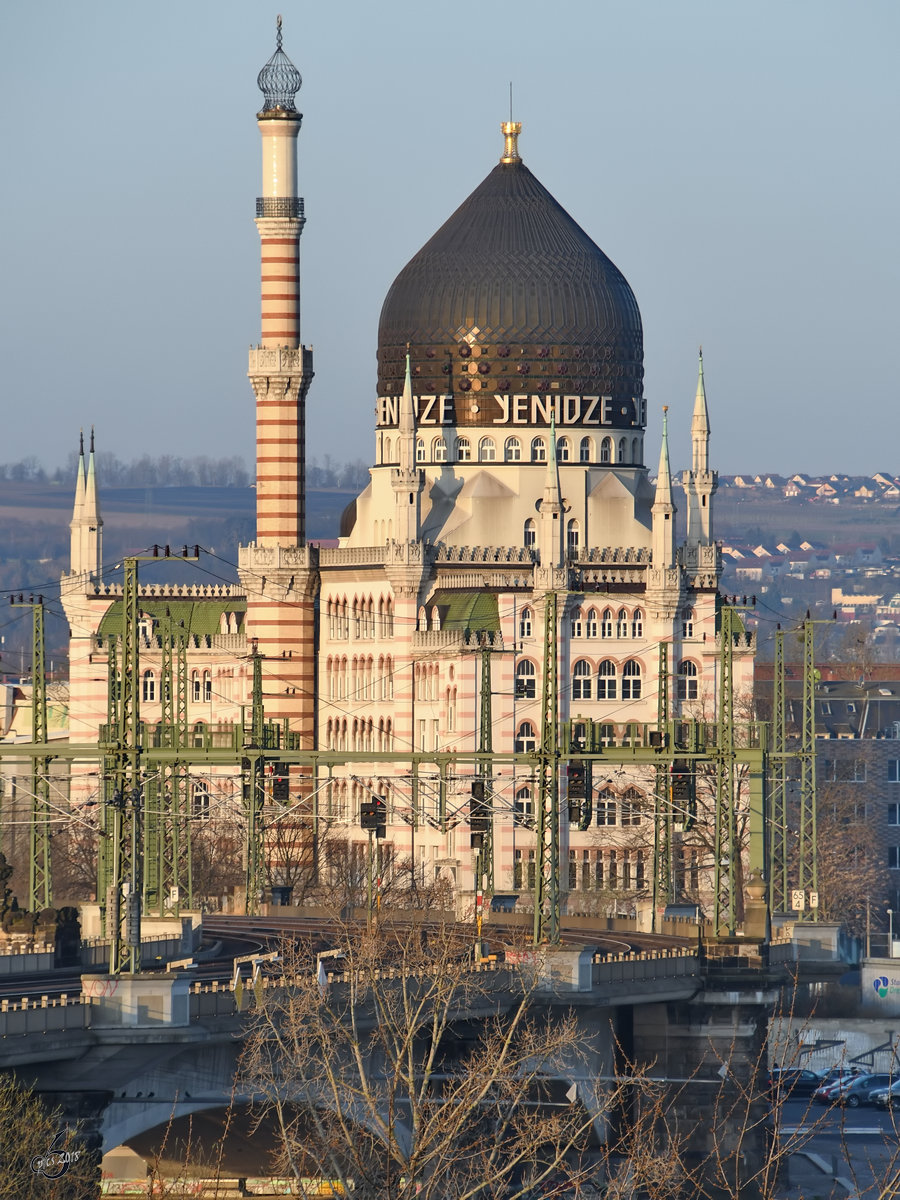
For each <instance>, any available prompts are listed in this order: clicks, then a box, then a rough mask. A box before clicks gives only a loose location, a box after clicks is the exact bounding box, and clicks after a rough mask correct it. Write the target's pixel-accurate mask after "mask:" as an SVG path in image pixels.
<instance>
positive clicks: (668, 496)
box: [656, 404, 672, 504]
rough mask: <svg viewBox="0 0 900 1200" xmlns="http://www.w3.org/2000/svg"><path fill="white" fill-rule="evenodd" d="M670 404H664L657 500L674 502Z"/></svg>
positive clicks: (666, 502)
mask: <svg viewBox="0 0 900 1200" xmlns="http://www.w3.org/2000/svg"><path fill="white" fill-rule="evenodd" d="M668 414H669V406H668V404H664V405H663V427H662V444H661V445H660V448H659V471H658V472H657V475H656V501H657V503H659V502H663V503H665V504H671V503H672V475H671V472H670V470H669V415H668Z"/></svg>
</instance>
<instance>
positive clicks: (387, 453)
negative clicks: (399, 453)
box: [381, 437, 391, 463]
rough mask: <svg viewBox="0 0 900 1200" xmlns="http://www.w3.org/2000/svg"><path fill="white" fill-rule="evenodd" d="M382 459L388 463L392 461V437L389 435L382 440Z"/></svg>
mask: <svg viewBox="0 0 900 1200" xmlns="http://www.w3.org/2000/svg"><path fill="white" fill-rule="evenodd" d="M381 461H382V462H386V463H389V462H390V461H391V439H390V438H389V437H386V438H385V439H384V441H383V442H382V449H381Z"/></svg>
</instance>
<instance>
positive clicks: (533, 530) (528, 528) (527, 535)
mask: <svg viewBox="0 0 900 1200" xmlns="http://www.w3.org/2000/svg"><path fill="white" fill-rule="evenodd" d="M523 535H524V536H523V541H524V543H525V549H526V550H528V549H530V548H531V547H532V546H534V545H536V543H537V526H536V525H535V523H534V517H529V518H528V519H527V520H526V522H525V529H524V531H523Z"/></svg>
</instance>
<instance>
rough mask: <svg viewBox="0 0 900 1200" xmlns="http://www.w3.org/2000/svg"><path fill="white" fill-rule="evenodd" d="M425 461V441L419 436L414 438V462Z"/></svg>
mask: <svg viewBox="0 0 900 1200" xmlns="http://www.w3.org/2000/svg"><path fill="white" fill-rule="evenodd" d="M424 461H425V443H424V442H423V441H422V439H421V438H416V462H424Z"/></svg>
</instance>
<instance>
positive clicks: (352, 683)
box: [325, 654, 394, 700]
mask: <svg viewBox="0 0 900 1200" xmlns="http://www.w3.org/2000/svg"><path fill="white" fill-rule="evenodd" d="M325 685H326V686H325V691H326V693H327V695H328V699H329V700H393V698H394V660H393V659H392V658H391V657H390V655H387V656H386V657H385V656H382V655H379V656H378V662H377V663H376V662H375V659H374V658H372V657H371V655H370V656H369V657H368V658H364V657H359V658H357V657H354V658H353V659H347V658H338V657H336V656H335V657H332V655H330V654H329V656H328V658H327V659H326V660H325Z"/></svg>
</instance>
